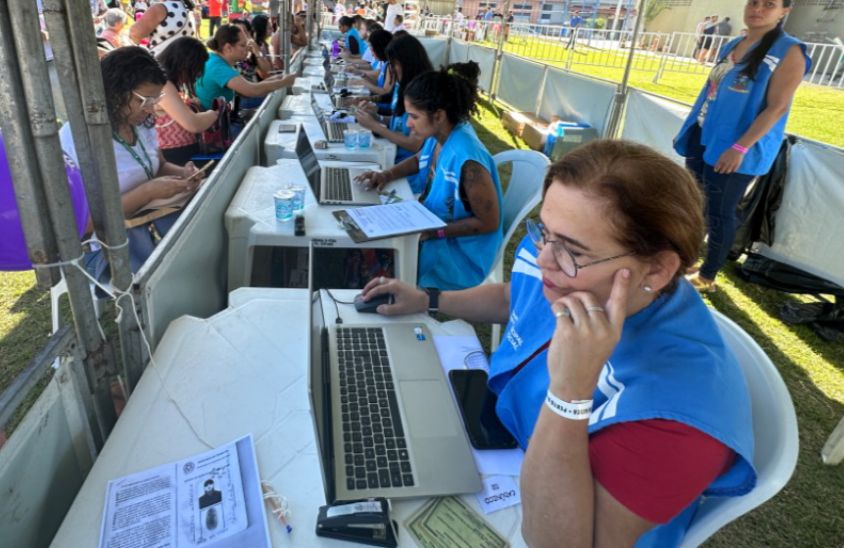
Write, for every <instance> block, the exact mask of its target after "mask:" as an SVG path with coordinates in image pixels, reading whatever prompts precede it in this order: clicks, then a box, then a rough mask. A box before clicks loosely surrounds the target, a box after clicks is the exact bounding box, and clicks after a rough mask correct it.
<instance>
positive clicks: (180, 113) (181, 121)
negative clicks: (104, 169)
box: [155, 36, 217, 166]
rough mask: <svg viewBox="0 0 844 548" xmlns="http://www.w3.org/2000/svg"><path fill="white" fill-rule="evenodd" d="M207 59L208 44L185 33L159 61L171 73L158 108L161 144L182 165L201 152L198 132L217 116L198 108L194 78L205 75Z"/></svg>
mask: <svg viewBox="0 0 844 548" xmlns="http://www.w3.org/2000/svg"><path fill="white" fill-rule="evenodd" d="M207 60H208V51H207V50H206V49H205V46H204V45H203V44H202V42H200V41H199V40H197V39H196V38H191V37H189V36H182V37H181V38H179V39H178V40H176V41H175V42H173V43H172V44H170V45H169V46H167V49H165V50H164V52H163V53H162V54H161V55H159V56H158V63H159V64H160V65H161V68H163V69H164V73H165V74H166V75H167V83H165V84H164V96H163V97H162V98H161V102H160V103H159V104H158V107H157V108H156V113H157V114H158V116H157V117H156V118H155V129H156V131H157V133H158V145H159V147H160V148H161V152H162V153H163V154H164V158H166V159H167V161H168V162H173V163H174V164H177V165H180V166H183V165H185V164H186V163H187V162H188V161H189V160H190V159H191V158H192V157H193V156H194V155H196V154H198V153H199V144H198V143H197V141H196V134H197V133H201V132H203V131H205V130H206V129H208V128H209V127H211V126H212V125H213V124H214V122H215V121H216V120H217V112H216V111H214V110H206V111H205V112H197V110H198V109H199V99H197V98H196V90H195V89H194V82H196V79H197V78H199V77H200V76H202V71H203V70H204V69H205V61H207ZM192 107H193V108H192Z"/></svg>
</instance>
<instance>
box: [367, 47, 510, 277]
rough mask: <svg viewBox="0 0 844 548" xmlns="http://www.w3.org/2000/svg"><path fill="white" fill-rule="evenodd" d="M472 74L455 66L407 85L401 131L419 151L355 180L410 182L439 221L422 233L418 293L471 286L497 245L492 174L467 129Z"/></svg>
mask: <svg viewBox="0 0 844 548" xmlns="http://www.w3.org/2000/svg"><path fill="white" fill-rule="evenodd" d="M479 73H480V69H479V67H478V65H477V63H474V62H469V63H456V64H454V65H451V66H449V67H448V68H446V69H443V70H440V71H431V72H428V73H426V74H423V75H421V76H418V77H417V78H416V79H414V80H413V82H411V83H410V85H409V86H408V87H407V91H406V92H405V95H404V104H405V108H406V114H407V116H408V118H407V124H408V126H409V128H410V129H411V130H412V131H413V134H414V135H416V136H418V138H421V139H424V140H425V144H424V145H423V146H422V148H421V150H420V151H419V154H417V155H414V156H411V157H410V158H408V159H406V160H404V161H403V162H401V163H400V164H398V165H395V166H393V167H392V168H390V169H388V170H387V171H384V172H380V173H373V172H368V173H365V174H363V176H362V177H361V179H362V182H365V183H367V184H369V186H375V187H378V188H380V187H382V186H383V185H384V184H386V183H387V182H389V181H392V180H394V179H398V178H400V177H410V178H409V181H410V182H411V187H412V188H413V189H414V192H419V189H420V188H421V189H424V194H423V197H422V198H421V199H422V203H423V204H425V207H427V208H428V209H430V210H431V211H432V212H433V213H434V214H436V215H437V216H438V217H440V218H441V219H442V220H443V221H445V222H446V227H445V228H443V229H440V230H436V231H432V232H430V233H427V232H426V233H423V234H422V241H421V244H420V248H419V277H418V281H419V285H421V286H423V287H438V288H440V289H462V288H466V287H472V286H475V285H478V284H479V283H481V282H482V281H483V280H484V278H485V277H486V275H487V274H488V273H489V269H490V268H491V267H492V262H493V261H494V260H495V255H496V253H497V252H498V248H499V246H500V245H501V239H502V228H501V227H502V216H501V185H500V183H499V181H498V169H497V168H496V167H495V162H493V159H492V156H491V155H490V153H489V152H488V151H487V149H486V148H485V147H484V145H483V143H481V141H480V140H479V139H478V136H477V135H475V130H474V129H472V125H471V124H470V123H469V117H470V116H471V114H472V112H474V110H475V102H476V101H477V97H478V87H477V78H478V74H479ZM429 181H430V182H429ZM420 183H421V184H420Z"/></svg>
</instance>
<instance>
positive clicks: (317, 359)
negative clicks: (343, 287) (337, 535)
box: [308, 248, 334, 503]
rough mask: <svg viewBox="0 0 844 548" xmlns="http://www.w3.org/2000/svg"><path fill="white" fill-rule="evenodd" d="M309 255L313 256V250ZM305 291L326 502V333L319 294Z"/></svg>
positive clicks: (329, 471)
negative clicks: (309, 302) (308, 312)
mask: <svg viewBox="0 0 844 548" xmlns="http://www.w3.org/2000/svg"><path fill="white" fill-rule="evenodd" d="M311 254H313V248H312V249H311ZM308 291H309V294H310V296H311V313H310V316H311V322H310V333H309V335H310V339H311V341H310V342H311V344H310V363H309V364H308V367H309V368H310V369H309V371H308V393H309V395H310V399H311V411H312V413H313V417H314V425H315V427H316V433H317V442H318V444H319V447H318V449H319V457H320V464H321V466H320V468H321V469H322V481H323V485H324V486H325V497H326V501H327V502H329V503H330V502H332V501H333V499H334V472H333V467H332V455H333V448H332V445H331V444H332V441H331V414H330V413H329V412H328V407H327V406H329V405H331V398H330V387H329V372H328V331H327V330H326V329H325V318H324V317H323V314H322V299H320V292H319V290H317V291H313V290H311V289H309V290H308Z"/></svg>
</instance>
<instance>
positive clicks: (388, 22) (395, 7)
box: [384, 0, 404, 32]
mask: <svg viewBox="0 0 844 548" xmlns="http://www.w3.org/2000/svg"><path fill="white" fill-rule="evenodd" d="M396 15H401V16H402V18H403V17H404V8H403V7H402V5H401V4H399V3H398V2H396V0H387V14H386V16H385V17H384V28H385V29H387V30H388V31H390V32H395V31H396V24H397V23H396Z"/></svg>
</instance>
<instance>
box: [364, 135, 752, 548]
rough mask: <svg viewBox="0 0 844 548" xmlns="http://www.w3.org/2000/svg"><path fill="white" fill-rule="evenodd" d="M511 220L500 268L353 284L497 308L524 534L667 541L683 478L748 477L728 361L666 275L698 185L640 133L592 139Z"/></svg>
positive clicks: (688, 236) (735, 370)
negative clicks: (445, 282) (449, 281)
mask: <svg viewBox="0 0 844 548" xmlns="http://www.w3.org/2000/svg"><path fill="white" fill-rule="evenodd" d="M654 196H659V199H658V200H654V199H653V197H654ZM526 224H527V231H528V237H526V238H525V239H524V240H523V241H522V242H521V244H520V245H519V248H518V249H517V251H516V256H515V260H514V263H513V268H512V273H511V278H510V282H509V283H504V284H484V285H481V286H478V287H473V288H470V289H466V290H462V291H444V292H440V291H438V290H436V289H428V290H422V289H418V288H414V287H410V286H409V285H407V284H404V283H402V282H400V281H398V280H386V279H383V278H379V279H375V280H372V281H370V283H368V284H367V285H366V287H365V288H364V290H363V295H364V299H367V300H368V299H371V298H373V297H375V296H377V295H382V294H385V293H391V294H393V295H394V296H395V301H394V304H391V305H380V306H379V307H378V312H379V313H381V314H385V315H399V314H409V313H418V312H423V311H425V310H426V309H427V310H429V311H431V310H438V311H440V312H443V313H445V314H448V315H450V316H453V317H457V318H462V319H465V320H469V321H473V322H489V323H500V324H504V323H506V324H507V327H506V329H505V332H504V337H503V338H502V341H501V345H500V346H499V347H498V349H497V350H496V352H495V354H493V356H492V361H491V365H490V370H489V388H490V389H491V390H492V391H493V392H494V393H495V394H497V396H498V403H497V406H496V412H497V414H498V416H499V418H500V419H501V421H502V423H503V424H504V425H505V426H506V427H507V429H508V430H509V431H510V432H511V433H512V434H513V436H514V437H515V438H516V440H517V441H518V442H519V444H520V446H521V447H522V448H523V449H525V450H526V454H525V460H524V465H523V466H522V471H521V498H522V504H523V510H524V516H523V523H522V534H523V536H524V539H525V541H526V542H527V544H528V545H530V546H560V545H571V546H592V545H607V546H631V545H634V544H635V545H636V546H639V547H641V546H676V545H677V544H679V543H680V542H681V541H682V539H683V536H684V535H685V532H686V530H687V528H688V525H689V522H690V520H691V519H692V517H693V515H694V512H695V511H696V509H697V507H698V504H699V502H700V500H701V496H704V495H706V496H739V495H742V494H745V493H747V492H749V491H750V490H751V489H753V487H754V485H755V482H756V473H755V471H754V469H753V466H752V462H753V451H754V446H753V432H752V417H751V406H750V396H749V394H748V391H747V386H746V384H745V380H744V376H743V375H742V372H741V369H740V367H739V365H738V363H737V362H736V359H735V357H734V355H733V354H732V352H731V351H730V350H729V348H728V347H727V346H726V344H725V343H724V340H723V339H722V338H721V335H720V333H719V330H718V327H717V325H716V324H715V321H714V320H713V318H712V315H711V314H710V312H709V310H708V309H707V307H706V305H705V304H704V303H703V301H702V299H701V298H700V296H699V295H698V293H697V292H696V291H695V290H694V288H692V286H691V285H690V284H689V283H688V282H687V281H686V280H685V279H684V278H683V273H684V271H685V269H686V268H687V267H689V266H691V265H692V264H694V262H695V260H696V259H697V255H698V251H699V249H700V244H701V243H702V241H703V234H704V222H703V196H702V193H701V191H700V190H699V188H698V185H697V184H696V182H695V180H694V178H693V177H692V175H691V174H690V173H689V172H688V171H686V170H685V169H683V168H682V167H680V166H678V165H676V164H675V163H674V162H672V161H671V160H669V159H668V158H665V157H664V156H662V155H660V154H659V153H657V152H656V151H654V150H652V149H650V148H648V147H645V146H643V145H639V144H635V143H629V142H625V141H607V140H600V141H594V142H591V143H589V144H586V145H584V146H582V147H580V148H578V149H576V150H574V151H573V152H571V153H569V154H567V155H566V156H565V157H564V158H563V159H562V160H561V161H559V162H557V163H555V164H553V165H552V166H551V167H550V168H549V171H548V174H547V175H546V178H545V188H544V198H543V203H542V208H541V211H540V214H539V219H537V220H531V221H529V222H528V223H526Z"/></svg>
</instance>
